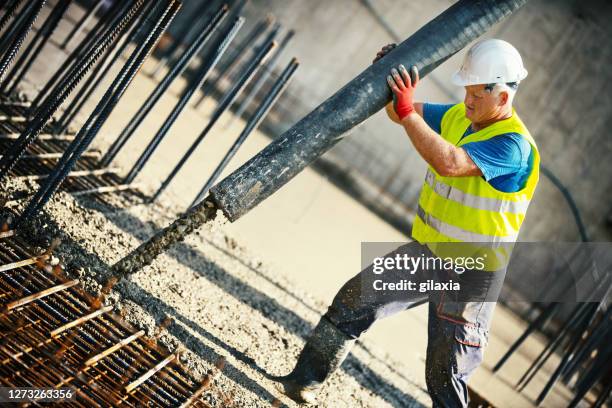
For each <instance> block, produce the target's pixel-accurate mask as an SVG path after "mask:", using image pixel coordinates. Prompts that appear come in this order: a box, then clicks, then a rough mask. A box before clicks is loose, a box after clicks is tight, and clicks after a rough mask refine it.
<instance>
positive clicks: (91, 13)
mask: <svg viewBox="0 0 612 408" xmlns="http://www.w3.org/2000/svg"><path fill="white" fill-rule="evenodd" d="M103 5H104V0H98V3H96V5H95V6H93V7H92V8H90V9H89V10H87V11H86V12H85V13H84V14H83V17H82V18H81V19H80V20H79V21H77V23H76V24H75V25H74V27H72V30H70V32H69V33H68V35H67V36H66V38H65V39H64V41H62V44H61V45H60V48H61V49H62V50H63V49H65V48H66V46H67V45H68V43H70V41H71V40H72V39H73V38H74V37H76V36H78V35H79V34H80V33H81V31H83V29H84V28H85V26H86V25H87V24H88V23H89V21H90V20H91V19H92V18H94V17H95V15H96V13H97V12H98V10H100V8H101V7H102V6H103Z"/></svg>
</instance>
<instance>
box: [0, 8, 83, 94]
mask: <svg viewBox="0 0 612 408" xmlns="http://www.w3.org/2000/svg"><path fill="white" fill-rule="evenodd" d="M71 1H72V0H60V1H59V2H58V4H57V5H56V6H55V7H54V8H53V11H52V12H51V13H50V14H49V17H48V18H47V19H46V20H45V22H44V24H43V25H42V27H40V29H39V30H38V31H37V32H36V35H35V36H34V38H33V39H32V41H31V42H30V44H28V47H27V48H26V49H25V50H24V51H23V53H22V55H21V56H20V57H19V59H18V60H17V63H16V64H15V67H14V68H13V69H12V70H11V71H10V72H9V73H8V75H7V76H6V78H5V80H4V83H3V84H2V88H0V92H2V93H5V94H11V93H13V92H15V90H16V89H17V86H18V85H19V83H20V82H21V80H22V79H23V78H24V77H25V76H26V74H27V73H28V71H29V70H30V68H31V66H32V64H33V63H34V61H35V60H36V58H37V57H38V55H39V54H40V52H41V51H42V49H43V48H44V46H45V44H47V41H48V40H49V38H50V37H51V36H52V35H53V32H54V31H55V29H56V28H57V26H58V24H59V22H60V20H61V19H62V16H63V15H64V13H65V12H66V10H67V9H68V6H69V5H70V2H71ZM9 85H10V87H9V88H8V90H6V87H7V86H9Z"/></svg>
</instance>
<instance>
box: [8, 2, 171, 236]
mask: <svg viewBox="0 0 612 408" xmlns="http://www.w3.org/2000/svg"><path fill="white" fill-rule="evenodd" d="M180 6H181V5H180V3H179V2H178V1H175V0H168V1H167V2H166V5H165V7H163V8H161V10H160V11H159V12H158V13H153V15H154V16H156V18H155V20H154V21H155V25H154V27H153V29H152V30H151V32H150V33H149V35H148V37H147V38H146V39H145V40H144V41H143V42H142V44H140V45H139V46H138V47H137V48H136V49H135V50H134V51H133V53H132V55H130V58H129V59H128V61H127V62H126V64H125V65H124V66H123V68H122V69H121V72H120V73H119V75H118V76H117V78H116V80H115V81H114V82H113V84H111V86H110V87H109V89H108V90H107V91H106V93H105V94H104V96H103V97H102V100H101V101H100V103H99V104H98V105H97V106H96V108H95V109H94V111H93V112H92V114H91V115H90V117H89V119H88V120H87V122H86V123H85V124H84V125H83V127H82V128H81V130H80V131H79V133H78V134H77V136H76V137H75V140H74V141H73V142H72V143H71V144H70V146H69V147H68V149H67V150H66V152H65V153H64V157H63V158H62V159H61V160H60V161H59V162H58V164H57V166H56V167H55V168H54V169H53V172H52V173H51V174H50V175H49V177H48V178H47V180H46V181H45V183H44V184H42V185H41V187H40V189H39V190H38V191H37V193H36V194H35V195H34V198H33V199H32V200H31V201H30V202H29V203H28V205H27V206H26V208H25V210H24V211H23V213H22V215H21V216H20V217H19V219H18V220H17V221H16V222H17V224H16V225H17V226H18V225H19V223H21V222H23V221H25V220H27V219H28V218H29V217H31V216H33V215H34V214H36V213H37V212H38V211H39V210H40V209H42V207H43V206H44V205H45V204H46V203H47V201H48V200H49V199H50V198H51V196H52V195H53V193H55V191H56V190H57V189H58V188H59V186H60V184H61V183H62V181H63V180H64V178H65V177H66V176H67V175H68V173H69V172H70V170H71V169H72V167H73V166H74V164H75V163H76V161H77V160H78V158H79V157H80V155H81V154H82V153H83V151H84V150H85V149H86V148H87V147H88V146H89V144H90V143H91V142H92V140H93V139H94V137H95V136H96V135H97V134H98V132H99V131H100V128H101V127H102V125H103V124H104V122H105V121H106V119H107V118H108V116H109V115H110V114H111V112H112V111H113V109H114V108H115V106H116V105H117V103H118V102H119V99H121V97H122V96H123V94H124V93H125V91H126V89H127V87H128V86H129V85H130V83H131V81H132V79H133V78H134V76H136V74H137V73H138V71H139V70H140V68H141V66H142V64H143V63H144V61H145V59H146V58H147V57H148V56H149V54H150V53H151V51H152V50H153V47H154V46H155V45H156V44H157V42H158V41H159V38H160V37H161V35H162V34H163V33H164V31H165V30H166V29H167V28H168V25H170V23H171V22H172V19H173V18H174V16H175V15H176V13H177V12H178V9H179V8H180Z"/></svg>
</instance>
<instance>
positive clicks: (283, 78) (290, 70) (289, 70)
mask: <svg viewBox="0 0 612 408" xmlns="http://www.w3.org/2000/svg"><path fill="white" fill-rule="evenodd" d="M298 66H299V63H298V61H297V59H295V58H293V59H292V60H291V61H290V62H289V64H288V65H287V67H286V68H285V69H284V71H283V72H282V73H281V75H280V77H279V78H278V79H277V80H276V82H275V83H274V85H273V86H272V89H270V92H269V93H268V95H266V97H265V98H264V99H263V101H262V102H261V104H260V105H259V107H258V108H257V110H256V111H255V113H254V114H253V116H252V117H251V118H250V119H249V121H248V122H247V124H246V126H245V128H244V129H243V130H242V132H241V133H240V135H239V136H238V138H237V139H236V141H235V142H234V144H233V145H232V146H231V147H230V148H229V150H228V151H227V153H226V154H225V156H224V157H223V159H221V162H220V163H219V164H218V165H217V167H216V168H215V170H214V171H213V172H212V174H211V175H210V177H209V178H208V180H207V181H206V183H204V187H202V189H201V190H200V192H199V193H198V195H197V196H196V198H195V199H194V200H193V202H192V203H191V207H193V206H194V205H196V204H198V203H199V202H200V201H202V200H203V199H204V197H205V196H206V193H208V190H209V189H210V187H211V186H212V185H213V183H214V182H215V181H216V180H217V178H218V177H219V176H220V175H221V172H223V170H224V169H225V167H227V165H228V164H229V162H230V160H232V158H233V157H234V155H235V154H236V153H237V152H238V149H240V146H242V144H243V143H244V141H245V140H246V138H247V137H249V135H250V134H251V132H252V131H253V130H255V129H256V128H257V127H258V126H259V124H260V123H261V121H262V120H263V119H264V118H265V117H266V115H267V114H268V112H269V111H270V109H271V108H272V106H274V104H275V103H276V101H277V100H278V98H279V97H280V96H281V94H282V93H283V91H284V90H285V88H286V87H287V85H289V81H290V80H291V78H292V76H293V74H294V73H295V71H296V70H297V68H298Z"/></svg>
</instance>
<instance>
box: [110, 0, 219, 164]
mask: <svg viewBox="0 0 612 408" xmlns="http://www.w3.org/2000/svg"><path fill="white" fill-rule="evenodd" d="M227 12H228V7H227V5H225V4H224V5H222V6H221V7H220V8H219V10H218V11H217V12H216V13H215V14H214V15H213V16H212V18H211V19H210V20H209V21H208V23H207V24H206V26H205V27H204V29H203V30H202V31H201V32H200V34H199V35H198V36H197V38H196V39H195V40H194V41H193V42H191V44H190V45H189V47H188V48H187V50H185V52H184V53H183V55H181V57H180V58H179V60H178V61H177V62H176V64H174V66H173V67H172V69H171V70H170V71H169V72H168V73H167V74H166V76H165V77H164V79H163V80H162V81H161V82H160V83H159V84H158V85H157V87H156V88H155V89H154V90H153V92H152V93H151V95H149V97H148V98H147V99H146V100H145V102H144V103H143V104H142V106H141V107H140V108H139V109H138V112H136V114H135V115H134V116H133V117H132V119H131V120H130V121H129V123H128V124H127V125H126V127H125V128H124V129H123V131H122V132H121V134H120V135H119V137H118V138H117V139H116V140H115V141H114V142H113V143H112V144H111V146H110V147H109V149H108V151H107V152H106V154H105V155H104V157H103V158H102V161H101V164H102V165H103V166H108V165H109V164H110V163H111V162H112V161H113V159H114V158H115V157H116V156H117V154H118V153H119V151H120V150H121V149H122V148H123V146H125V144H126V143H127V141H128V140H129V139H130V138H131V137H132V135H133V134H134V132H135V131H136V129H138V127H139V126H140V125H141V124H142V122H143V121H144V119H145V118H146V117H147V115H148V114H149V113H150V112H151V110H152V109H153V107H154V106H155V104H156V103H157V102H158V101H159V100H160V98H161V97H162V95H163V94H164V92H166V91H167V90H168V88H169V87H170V85H171V84H172V82H173V81H174V80H175V79H176V78H177V77H179V76H180V75H182V74H183V72H185V70H186V69H187V67H188V66H189V64H190V63H191V61H192V60H193V58H194V57H195V56H196V55H197V53H198V52H200V50H201V49H202V47H203V46H204V44H206V43H207V42H208V41H209V40H210V37H211V36H212V34H213V32H214V31H215V30H216V29H217V27H218V26H219V25H220V24H221V22H222V21H223V19H224V18H225V16H226V15H227Z"/></svg>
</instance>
